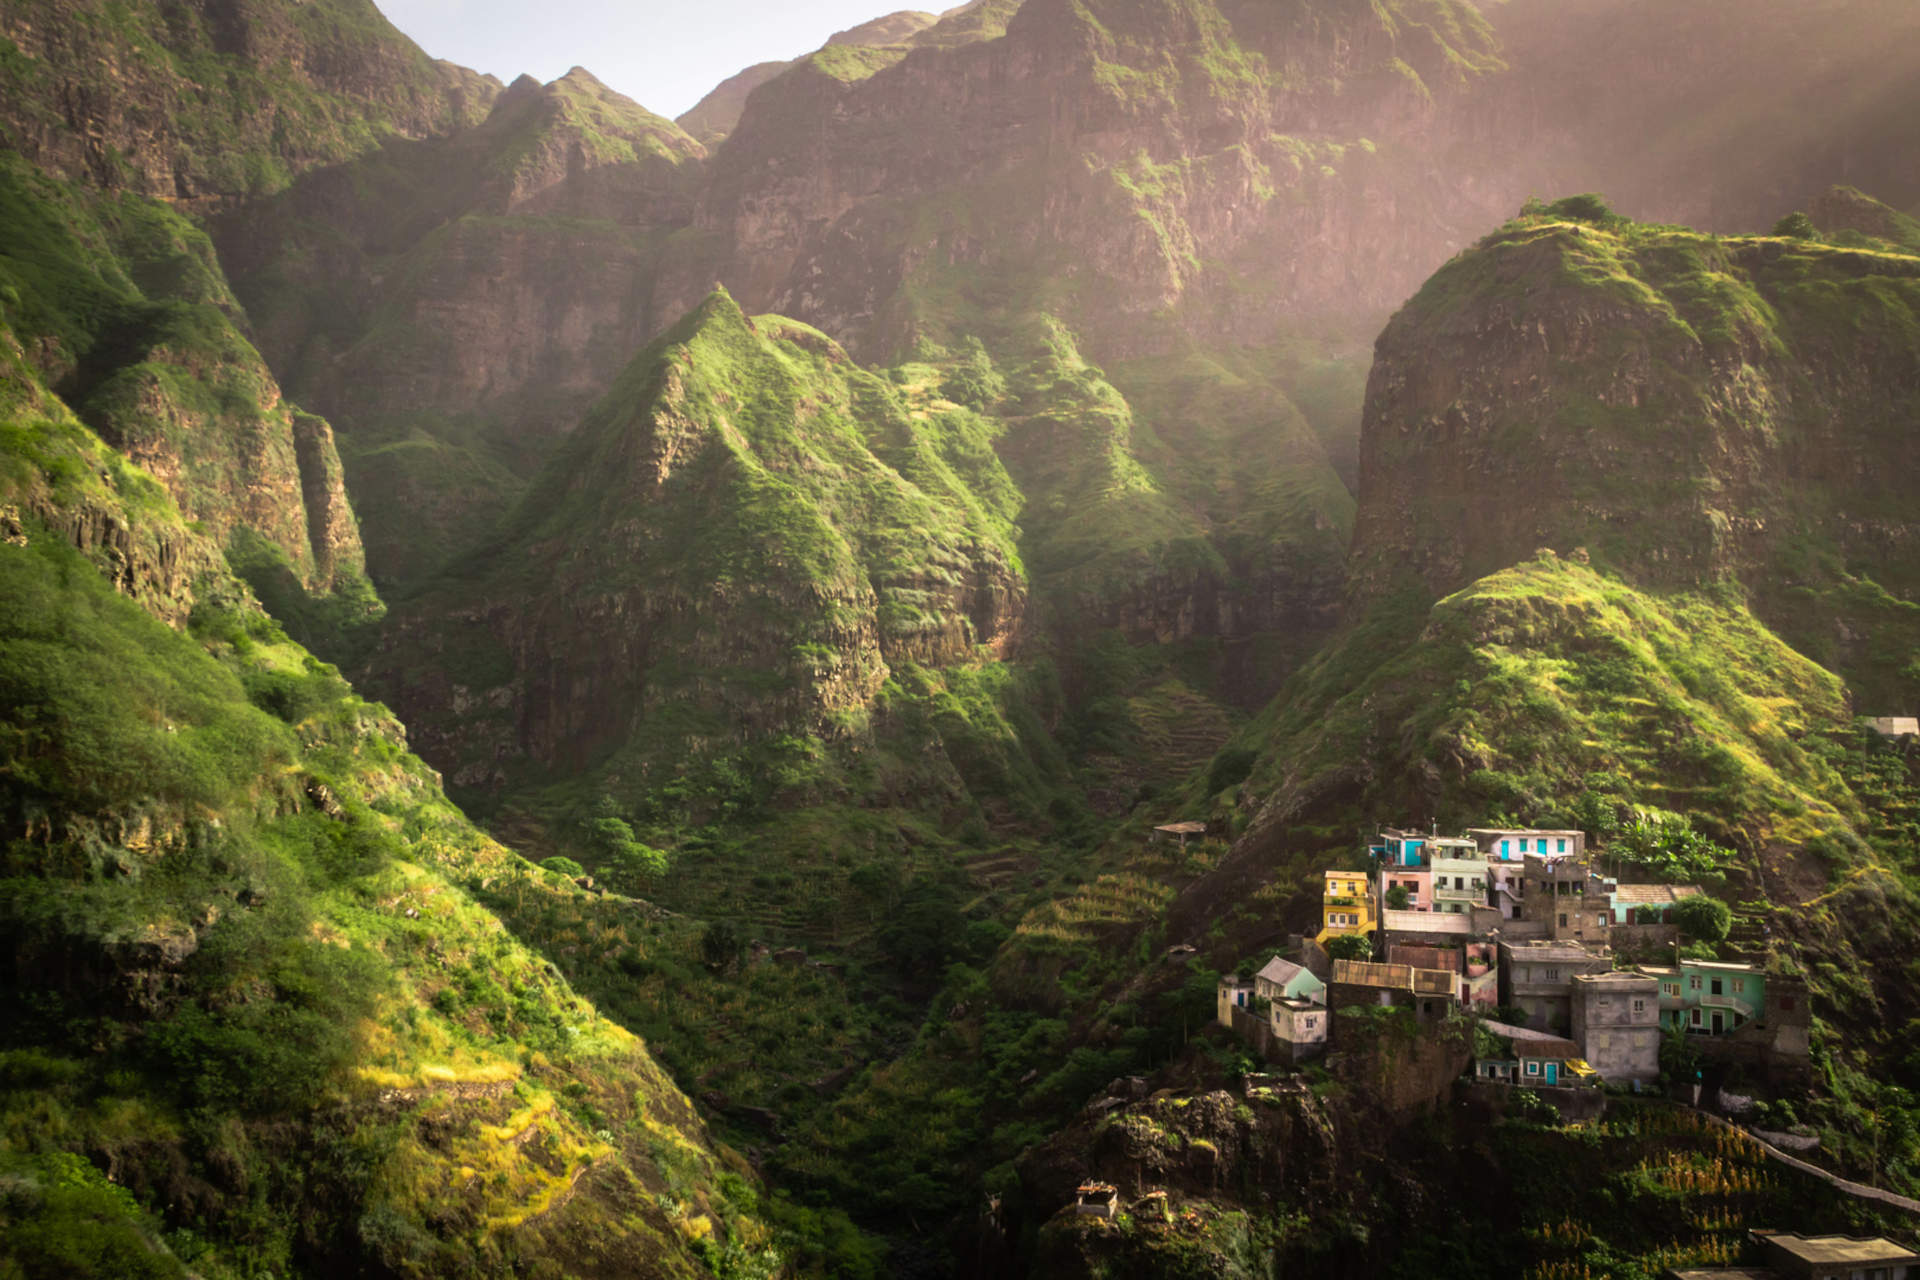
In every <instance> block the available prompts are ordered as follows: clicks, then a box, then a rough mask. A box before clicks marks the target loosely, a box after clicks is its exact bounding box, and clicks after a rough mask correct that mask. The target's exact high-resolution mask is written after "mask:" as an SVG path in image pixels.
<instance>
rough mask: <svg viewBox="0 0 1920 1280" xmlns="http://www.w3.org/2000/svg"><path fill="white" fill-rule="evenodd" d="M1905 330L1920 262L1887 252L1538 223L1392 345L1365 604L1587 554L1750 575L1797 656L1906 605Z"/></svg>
mask: <svg viewBox="0 0 1920 1280" xmlns="http://www.w3.org/2000/svg"><path fill="white" fill-rule="evenodd" d="M1885 212H1886V213H1887V214H1889V215H1891V211H1885ZM1916 326H1920V257H1915V256H1910V255H1907V254H1903V253H1901V252H1898V251H1895V246H1892V245H1889V244H1886V243H1884V242H1882V243H1880V244H1879V245H1878V246H1877V247H1874V246H1863V247H1846V246H1844V245H1839V244H1828V243H1823V242H1821V241H1820V240H1818V239H1805V238H1795V237H1745V238H1732V239H1717V238H1714V237H1710V236H1705V235H1701V234H1699V233H1696V232H1691V231H1685V230H1678V229H1673V228H1663V227H1646V226H1641V225H1637V224H1632V223H1628V222H1626V221H1625V220H1623V219H1617V218H1612V217H1610V216H1608V215H1607V214H1606V213H1605V211H1604V208H1603V207H1601V206H1598V205H1597V204H1596V203H1595V202H1592V201H1587V200H1569V201H1563V202H1561V203H1560V204H1558V205H1554V206H1551V207H1536V208H1535V209H1534V211H1533V212H1531V213H1530V214H1529V215H1528V216H1525V217H1523V218H1521V219H1520V220H1519V221H1517V222H1515V223H1512V224H1510V225H1509V226H1507V227H1506V228H1504V229H1503V230H1501V231H1500V232H1497V233H1496V234H1494V235H1493V236H1490V237H1488V238H1487V239H1486V240H1484V241H1482V242H1481V243H1480V244H1479V245H1478V246H1477V247H1475V248H1474V249H1473V250H1472V251H1470V252H1469V253H1467V254H1464V255H1462V256H1461V257H1460V258H1459V259H1458V260H1456V261H1455V262H1453V263H1452V264H1450V265H1449V266H1448V267H1447V268H1446V269H1444V270H1443V271H1441V272H1440V273H1439V274H1438V275H1436V276H1435V277H1434V278H1433V280H1432V281H1431V282H1429V284H1428V285H1427V286H1426V287H1425V288H1424V289H1423V290H1421V292H1420V293H1419V294H1418V295H1417V296H1416V297H1415V298H1414V299H1413V300H1412V301H1411V302H1410V303H1409V304H1408V305H1407V306H1406V308H1405V309H1403V310H1402V311H1401V312H1400V313H1399V314H1398V315H1397V316H1396V317H1395V318H1394V320H1393V323H1391V324H1390V325H1389V326H1388V327H1387V330H1386V332H1385V333H1383V334H1382V335H1381V337H1380V342H1379V346H1378V355H1377V358H1376V361H1375V364H1374V370H1373V375H1372V379H1371V381H1370V383H1369V387H1368V396H1367V411H1366V420H1365V425H1364V427H1363V430H1362V448H1361V479H1360V487H1361V501H1360V512H1359V516H1358V519H1357V523H1356V527H1355V534H1354V555H1353V571H1354V575H1355V591H1356V593H1357V598H1358V599H1359V600H1360V601H1362V602H1365V601H1369V600H1372V599H1377V598H1379V596H1380V595H1381V594H1382V593H1384V592H1385V591H1386V590H1388V589H1389V588H1390V587H1391V586H1392V585H1393V584H1394V583H1395V582H1396V581H1399V580H1403V579H1404V578H1405V577H1407V576H1411V577H1412V578H1413V579H1415V580H1416V581H1417V582H1418V584H1419V585H1420V586H1421V587H1422V588H1423V589H1424V590H1425V591H1426V592H1428V593H1429V594H1430V595H1435V596H1437V595H1444V594H1446V593H1447V592H1450V591H1453V590H1456V589H1458V588H1460V587H1463V586H1465V585H1467V584H1468V583H1470V582H1472V581H1474V580H1475V579H1478V578H1482V577H1484V576H1486V575H1487V574H1489V573H1493V572H1495V571H1497V570H1500V569H1503V568H1505V567H1507V566H1508V565H1511V564H1514V563H1516V562H1518V561H1520V560H1522V559H1525V558H1526V557H1528V556H1529V555H1531V554H1532V552H1533V551H1534V549H1535V548H1538V547H1552V548H1555V549H1557V550H1560V551H1562V552H1567V551H1571V550H1573V549H1574V548H1576V547H1579V548H1585V549H1587V550H1588V551H1589V552H1590V553H1591V554H1592V555H1593V557H1594V558H1595V559H1596V561H1597V562H1600V563H1604V564H1606V565H1609V566H1611V567H1613V568H1615V569H1616V570H1618V571H1620V572H1623V573H1625V574H1627V575H1628V576H1630V577H1631V578H1633V579H1635V580H1637V581H1641V582H1647V583H1655V584H1660V583H1665V584H1702V583H1706V582H1709V581H1713V580H1715V579H1718V578H1722V577H1728V576H1731V577H1737V578H1738V579H1739V580H1740V581H1742V582H1743V583H1745V584H1746V585H1747V586H1748V587H1749V588H1751V589H1752V590H1754V591H1755V592H1756V593H1757V595H1758V601H1757V602H1758V604H1759V607H1760V608H1761V610H1762V613H1763V614H1764V615H1765V616H1766V617H1767V618H1768V620H1769V621H1770V622H1773V623H1775V624H1777V625H1781V626H1784V627H1785V628H1786V629H1787V634H1789V636H1790V637H1793V638H1796V639H1797V638H1799V637H1800V636H1801V635H1804V634H1810V633H1811V632H1813V631H1815V630H1816V629H1818V626H1819V620H1818V619H1817V618H1816V617H1810V616H1808V615H1809V606H1810V605H1811V606H1812V607H1813V609H1814V610H1816V611H1819V610H1825V611H1827V612H1828V613H1830V614H1832V615H1834V616H1836V617H1837V616H1839V615H1840V614H1841V613H1842V612H1843V607H1842V606H1843V601H1841V600H1839V599H1837V598H1835V599H1828V598H1826V597H1828V596H1830V595H1831V594H1832V593H1836V592H1838V593H1841V594H1843V595H1844V594H1846V593H1847V592H1848V591H1849V590H1850V586H1849V584H1851V583H1854V582H1856V581H1857V580H1859V579H1871V580H1872V582H1874V583H1877V584H1879V585H1880V586H1881V587H1884V588H1886V589H1887V590H1889V591H1891V592H1893V593H1894V594H1895V595H1896V596H1904V597H1905V598H1907V599H1912V598H1914V596H1915V594H1916V593H1917V592H1920V556H1916V554H1915V553H1916V548H1920V518H1916V517H1915V515H1914V513H1913V508H1912V502H1911V495H1910V494H1909V493H1908V487H1909V478H1910V477H1912V476H1914V475H1916V474H1920V434H1916V432H1915V430H1914V425H1915V424H1914V411H1913V404H1914V396H1915V394H1916V390H1917V389H1920V347H1916V345H1915V344H1914V342H1913V340H1912V335H1913V334H1914V333H1916V332H1920V328H1917V327H1916ZM1816 652H1817V650H1816ZM1821 656H1827V655H1825V654H1822V655H1821ZM1837 665H1839V666H1841V667H1842V668H1843V669H1849V668H1853V667H1855V666H1862V667H1865V666H1871V665H1872V664H1871V663H1863V664H1856V663H1850V662H1847V661H1845V660H1844V659H1842V660H1840V661H1839V662H1838V663H1837ZM1894 665H1895V666H1896V667H1897V666H1898V665H1899V664H1898V663H1897V662H1896V663H1895V664H1894ZM1849 674H1854V675H1857V676H1860V677H1863V678H1875V677H1873V676H1872V674H1871V672H1869V671H1866V670H1859V671H1854V670H1849ZM1878 678H1879V679H1886V678H1898V676H1897V673H1896V672H1893V671H1883V672H1880V673H1879V677H1878Z"/></svg>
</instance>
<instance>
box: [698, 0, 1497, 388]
mask: <svg viewBox="0 0 1920 1280" xmlns="http://www.w3.org/2000/svg"><path fill="white" fill-rule="evenodd" d="M1402 24H1404V26H1403V25H1402ZM938 30H939V28H938V27H936V28H933V29H930V31H929V32H928V33H923V34H924V35H926V36H927V37H931V35H932V34H933V33H934V32H937V31H938ZM1349 50H1350V51H1351V52H1352V56H1351V58H1350V59H1349V54H1348V51H1349ZM831 52H832V51H831V50H828V51H824V52H823V54H822V55H819V56H816V58H815V59H814V60H813V61H812V62H803V63H801V64H799V65H796V66H795V67H794V68H793V69H791V70H789V71H788V72H786V73H785V74H783V75H782V76H780V77H779V78H778V79H776V80H774V81H773V82H771V83H769V84H767V85H766V86H763V87H762V88H761V89H760V90H758V91H757V92H756V93H755V94H754V95H753V98H752V100H751V102H750V103H749V105H748V109H747V112H746V114H745V115H744V116H743V117H742V119H741V121H740V124H739V126H738V127H737V128H736V129H735V130H734V131H733V133H732V134H731V135H730V136H729V138H728V141H727V143H726V145H725V146H724V147H722V148H721V149H720V151H719V152H718V154H717V156H716V159H715V163H714V167H713V176H712V180H711V183H710V185H709V188H708V190H707V194H706V197H705V199H704V200H703V202H702V206H701V210H700V215H699V218H700V225H701V226H702V227H703V228H707V229H710V230H711V231H712V232H713V233H714V234H715V235H716V236H717V237H718V240H717V241H716V243H715V246H714V251H715V254H716V256H715V258H713V259H711V260H710V261H711V263H712V265H709V262H708V261H701V262H699V263H698V264H697V265H695V264H690V266H689V271H690V272H692V271H698V272H704V273H712V272H714V271H718V272H719V273H720V278H721V279H723V280H724V281H725V282H726V283H727V285H728V287H729V288H731V289H732V290H733V291H734V292H735V293H737V294H739V295H740V296H741V297H743V298H747V299H750V300H751V302H752V304H753V305H756V306H767V307H769V308H771V309H775V310H779V311H782V312H784V313H788V314H793V315H795V316H797V317H799V318H802V319H805V320H807V321H808V322H809V323H815V324H818V325H819V326H820V327H822V328H824V329H826V330H827V331H828V332H831V333H834V334H836V335H839V336H841V337H843V338H845V339H846V340H848V341H849V342H850V343H851V345H852V346H853V348H854V349H855V350H856V351H857V352H861V353H866V354H869V355H884V354H886V353H889V352H898V351H901V350H904V349H906V348H907V347H909V346H910V345H911V344H912V342H913V340H914V338H915V337H916V336H918V335H920V334H923V333H924V334H929V335H931V336H933V337H935V338H937V339H940V340H942V341H946V340H951V338H952V337H953V336H956V335H955V330H956V328H962V329H965V328H971V329H973V330H975V331H977V329H978V323H977V321H974V322H973V323H971V324H969V323H968V321H969V319H970V318H971V313H970V312H969V311H967V310H961V311H958V312H956V311H955V310H954V309H953V308H952V307H951V306H950V305H948V303H950V302H953V301H961V302H965V303H968V304H970V305H971V306H972V307H979V306H983V305H993V304H995V303H998V304H1000V305H1005V302H1006V301H1008V300H1010V299H1009V298H1008V290H1009V289H1010V288H1012V287H1014V285H1015V284H1016V282H1018V281H1029V282H1032V283H1033V284H1035V285H1038V286H1039V287H1040V288H1041V289H1042V290H1044V291H1046V292H1045V293H1043V295H1042V296H1041V298H1040V299H1039V305H1040V306H1041V307H1042V308H1044V309H1048V310H1052V311H1054V312H1056V313H1058V314H1061V315H1062V316H1063V317H1064V318H1065V319H1066V320H1067V321H1068V322H1069V323H1070V324H1072V325H1073V326H1074V327H1075V328H1076V329H1077V330H1079V331H1081V332H1082V333H1084V334H1086V335H1087V336H1088V337H1089V338H1090V340H1091V341H1092V342H1093V345H1094V346H1095V348H1096V349H1097V350H1098V351H1099V352H1100V354H1101V356H1102V357H1103V358H1110V357H1112V356H1114V355H1117V354H1122V353H1125V352H1129V351H1136V352H1137V351H1146V350H1153V349H1154V348H1156V347H1158V346H1162V345H1163V344H1164V343H1165V342H1166V341H1167V339H1168V336H1169V333H1170V327H1169V326H1168V325H1167V324H1166V323H1165V322H1164V318H1156V313H1160V312H1163V311H1166V310H1169V309H1177V310H1178V311H1179V315H1180V317H1181V319H1182V321H1190V323H1187V324H1185V327H1187V328H1189V329H1192V330H1196V331H1199V332H1203V333H1208V334H1213V335H1218V334H1219V333H1220V332H1221V331H1222V330H1223V329H1225V328H1228V327H1231V328H1232V330H1233V331H1234V332H1236V333H1237V334H1238V335H1239V336H1240V339H1241V340H1242V341H1247V340H1257V339H1263V338H1265V337H1266V336H1267V332H1268V330H1269V329H1270V327H1271V325H1272V323H1273V321H1274V318H1275V317H1277V316H1278V315H1280V314H1283V313H1284V312H1285V311H1286V310H1288V309H1293V310H1300V309H1307V310H1311V311H1313V312H1314V313H1316V314H1321V315H1346V316H1354V315H1358V314H1364V313H1365V312H1366V311H1368V310H1369V309H1371V310H1374V311H1376V312H1377V311H1384V310H1385V308H1386V307H1387V306H1389V305H1391V299H1392V297H1393V296H1394V295H1395V294H1397V293H1402V292H1404V283H1403V282H1409V281H1411V280H1412V279H1414V278H1417V275H1416V273H1417V272H1419V271H1420V270H1422V269H1423V267H1424V264H1423V263H1421V262H1419V261H1417V256H1418V255H1420V254H1421V253H1422V250H1420V249H1417V248H1416V249H1414V251H1413V252H1414V253H1415V255H1416V260H1415V261H1411V262H1400V263H1398V264H1397V265H1390V264H1391V263H1392V260H1393V259H1394V258H1395V257H1396V255H1400V254H1402V253H1404V252H1405V250H1406V249H1407V247H1408V246H1407V245H1406V244H1405V242H1404V241H1403V240H1402V239H1401V238H1400V237H1398V236H1369V235H1368V234H1367V232H1366V230H1365V229H1363V228H1361V227H1357V226H1353V225H1352V223H1351V220H1349V219H1344V218H1343V219H1333V218H1330V217H1327V216H1326V214H1327V212H1328V211H1329V210H1330V209H1331V208H1333V207H1356V206H1357V205H1358V204H1359V193H1360V192H1362V191H1364V190H1366V189H1367V188H1368V186H1369V185H1370V184H1371V183H1373V182H1374V181H1375V180H1376V179H1377V178H1378V177H1379V176H1381V175H1385V174H1387V173H1389V172H1391V169H1390V168H1389V167H1388V166H1390V165H1391V164H1392V162H1393V161H1394V160H1395V158H1396V157H1398V158H1400V159H1402V160H1404V161H1406V162H1407V163H1410V164H1414V165H1419V164H1423V163H1430V161H1426V160H1424V159H1422V154H1421V153H1422V144H1423V143H1425V142H1428V141H1430V139H1428V138H1427V136H1426V133H1427V129H1428V127H1429V126H1430V124H1431V122H1432V121H1433V119H1434V118H1435V117H1434V108H1433V106H1432V95H1433V94H1445V93H1447V92H1449V91H1451V90H1452V89H1454V88H1456V87H1457V86H1458V85H1460V84H1461V83H1462V82H1463V81H1464V80H1466V79H1470V78H1472V77H1473V76H1475V75H1477V74H1480V73H1484V72H1486V71H1489V70H1491V69H1493V68H1495V67H1497V65H1498V62H1497V59H1496V58H1495V56H1494V54H1493V51H1492V41H1491V35H1490V33H1489V32H1488V31H1487V29H1486V27H1485V24H1484V22H1482V21H1481V20H1480V19H1479V17H1478V14H1477V13H1476V12H1475V11H1474V10H1472V9H1471V8H1470V7H1468V6H1464V5H1461V6H1452V5H1446V4H1439V5H1422V6H1413V7H1411V8H1407V9H1405V10H1404V11H1402V10H1401V9H1382V10H1380V11H1379V12H1377V13H1376V12H1372V11H1369V12H1368V13H1366V14H1364V15H1357V16H1356V15H1353V14H1351V13H1350V12H1347V11H1342V12H1340V13H1338V14H1335V13H1330V12H1329V13H1322V12H1320V11H1319V10H1318V9H1317V8H1316V7H1315V6H1312V5H1308V6H1303V7H1301V9H1300V10H1299V11H1297V12H1295V13H1291V14H1278V13H1275V14H1266V13H1265V12H1264V11H1255V10H1251V9H1248V10H1241V9H1237V8H1236V9H1233V10H1232V11H1231V12H1229V11H1228V10H1226V9H1223V8H1221V7H1219V6H1216V5H1215V4H1213V3H1211V0H1198V2H1197V3H1191V4H1181V5H1174V6H1164V7H1155V6H1142V5H1138V4H1133V3H1130V2H1127V0H1115V2H1113V3H1106V4H1100V5H1095V6H1082V5H1068V4H1064V3H1061V4H1056V3H1052V2H1051V0H1039V2H1030V3H1028V4H1026V5H1024V6H1022V7H1021V8H1020V9H1019V10H1018V12H1017V13H1016V14H1014V15H1013V16H1012V17H1011V19H1010V20H1009V21H1008V24H1007V28H1006V34H1005V35H1004V37H1001V38H998V39H992V40H987V41H984V42H978V43H970V44H965V45H961V46H958V47H952V48H925V49H921V50H918V51H915V52H913V53H911V54H909V55H908V56H906V57H904V58H900V57H898V56H896V55H891V54H890V55H889V56H888V57H887V58H885V59H879V60H876V59H871V58H870V59H865V60H859V59H849V58H844V57H841V58H828V57H826V56H825V54H826V53H831ZM1397 68H1399V69H1404V71H1405V74H1401V71H1400V70H1398V69H1397ZM1423 77H1424V78H1423ZM1429 79H1430V80H1431V81H1432V84H1431V85H1429V84H1428V83H1427V81H1428V80H1429ZM1054 104H1058V106H1059V108H1060V110H1059V111H1057V112H1056V111H1055V109H1054ZM815 120H831V121H832V122H833V123H832V127H831V128H828V129H815V128H812V127H810V126H809V124H808V122H810V121H815ZM1296 130H1297V131H1298V136H1296V133H1295V131H1296ZM1401 146H1404V147H1405V148H1406V151H1405V154H1404V155H1402V154H1401V153H1400V152H1399V151H1397V150H1395V149H1396V148H1398V147H1401ZM1382 147H1384V148H1387V150H1386V152H1385V153H1384V154H1383V153H1382V152H1381V150H1380V149H1381V148H1382ZM1067 156H1070V157H1072V158H1073V163H1071V164H1063V163H1060V162H1059V158H1060V157H1067ZM1376 164H1377V165H1379V166H1381V167H1379V168H1375V167H1374V166H1375V165H1376ZM1370 175H1372V176H1371V177H1370ZM1406 182H1407V183H1408V191H1407V194H1408V195H1409V196H1411V192H1412V187H1411V183H1412V177H1411V175H1410V174H1409V175H1407V176H1406ZM1350 201H1351V202H1352V205H1351V206H1350V204H1349V202H1350ZM1383 211H1385V210H1383ZM1409 214H1411V210H1408V209H1401V210H1398V215H1399V216H1406V215H1409ZM1388 216H1395V215H1394V214H1392V213H1389V215H1388ZM1448 220H1449V219H1448V216H1447V215H1444V214H1443V215H1439V216H1437V217H1435V218H1433V219H1431V223H1432V225H1433V228H1434V232H1437V235H1436V237H1435V239H1434V240H1433V241H1432V242H1431V247H1429V248H1427V249H1425V250H1424V253H1425V254H1427V255H1434V254H1436V253H1443V252H1444V248H1443V247H1442V246H1444V245H1445V244H1446V243H1447V233H1446V230H1445V228H1446V224H1447V222H1448ZM1349 235H1352V236H1353V237H1355V238H1354V239H1351V240H1348V239H1346V238H1345V237H1347V236H1349ZM1383 254H1384V257H1385V261H1383V260H1382V257H1381V256H1380V255H1383ZM1276 258H1277V259H1278V261H1280V262H1284V263H1285V264H1286V265H1285V267H1283V268H1282V269H1281V270H1280V271H1279V272H1276V271H1274V270H1273V266H1272V265H1271V264H1272V263H1274V261H1275V260H1276ZM1262 262H1265V263H1268V264H1269V265H1267V266H1263V267H1255V266H1254V264H1256V263H1262ZM1383 266H1384V267H1385V270H1386V272H1387V275H1388V276H1389V277H1390V278H1391V280H1392V283H1390V284H1386V286H1385V287H1384V288H1381V287H1380V285H1381V283H1383V282H1382V279H1381V269H1382V267H1383ZM1247 277H1250V278H1251V279H1254V280H1259V281H1262V282H1263V286H1262V287H1260V288H1256V289H1253V290H1245V291H1242V290H1237V289H1235V288H1233V287H1232V286H1231V285H1230V283H1229V281H1230V279H1239V278H1247ZM702 278H703V277H701V276H693V277H691V278H687V279H684V280H676V281H674V283H675V285H676V287H677V288H678V289H680V290H681V291H683V292H684V291H685V290H688V289H690V288H698V287H701V286H700V284H699V281H700V280H701V279H702ZM969 295H971V296H969Z"/></svg>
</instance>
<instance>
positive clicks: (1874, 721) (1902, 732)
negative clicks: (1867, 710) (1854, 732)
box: [1866, 716, 1920, 738]
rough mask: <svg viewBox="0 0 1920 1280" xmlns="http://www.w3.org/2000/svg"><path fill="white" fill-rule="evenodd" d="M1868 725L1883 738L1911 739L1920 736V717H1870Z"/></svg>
mask: <svg viewBox="0 0 1920 1280" xmlns="http://www.w3.org/2000/svg"><path fill="white" fill-rule="evenodd" d="M1866 719H1867V723H1868V724H1870V725H1872V726H1873V731H1874V732H1875V733H1877V734H1879V735H1880V736H1881V737H1883V738H1910V737H1914V736H1916V735H1920V716H1868V717H1867V718H1866Z"/></svg>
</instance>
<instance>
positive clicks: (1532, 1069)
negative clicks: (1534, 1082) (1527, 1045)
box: [1527, 1062, 1540, 1076]
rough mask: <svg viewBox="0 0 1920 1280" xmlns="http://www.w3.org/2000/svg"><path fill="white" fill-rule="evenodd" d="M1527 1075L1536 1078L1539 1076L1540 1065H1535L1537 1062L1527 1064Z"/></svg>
mask: <svg viewBox="0 0 1920 1280" xmlns="http://www.w3.org/2000/svg"><path fill="white" fill-rule="evenodd" d="M1527 1074H1528V1075H1530V1076H1537V1075H1539V1074H1540V1064H1539V1063H1537V1062H1529V1063H1528V1064H1527Z"/></svg>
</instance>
